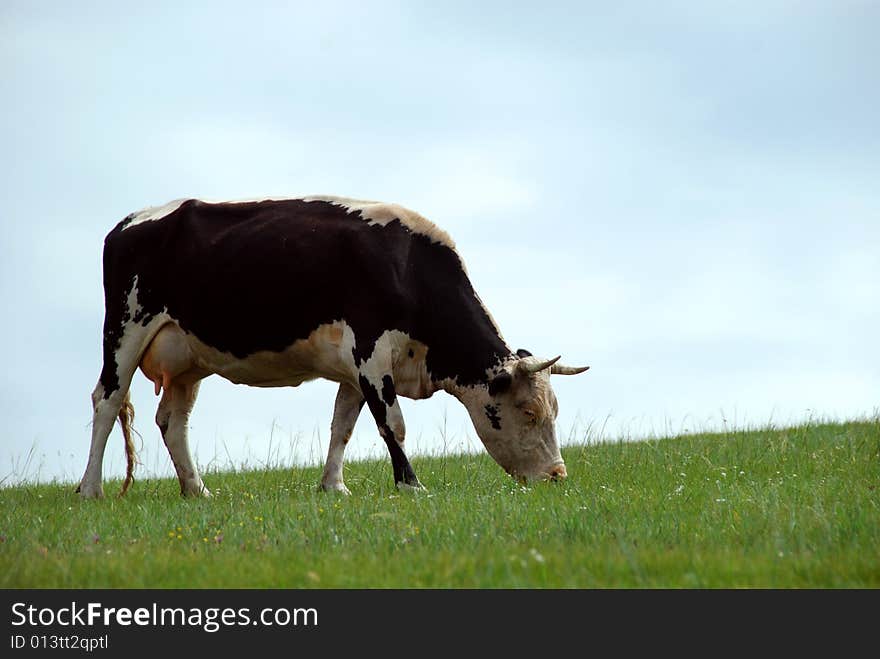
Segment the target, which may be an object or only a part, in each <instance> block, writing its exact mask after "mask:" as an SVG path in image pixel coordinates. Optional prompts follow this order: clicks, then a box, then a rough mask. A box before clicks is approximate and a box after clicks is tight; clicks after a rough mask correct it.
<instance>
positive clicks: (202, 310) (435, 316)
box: [101, 199, 510, 396]
mask: <svg viewBox="0 0 880 659" xmlns="http://www.w3.org/2000/svg"><path fill="white" fill-rule="evenodd" d="M131 219H132V218H131V216H129V217H128V218H126V219H125V220H123V221H122V222H120V223H119V224H118V225H117V226H116V227H115V228H114V229H113V230H112V231H111V232H110V233H109V234H108V235H107V238H106V240H105V241H104V291H105V303H106V316H105V323H104V370H103V371H102V374H101V382H102V384H103V385H104V387H105V396H109V395H110V393H112V391H114V390H116V389H118V388H119V382H118V379H117V376H116V370H117V368H116V362H115V356H114V355H115V352H116V350H117V349H118V347H119V341H120V339H121V333H122V324H123V323H122V321H123V315H124V310H125V309H126V307H127V305H126V295H127V293H128V291H129V290H130V289H131V283H132V282H133V280H134V277H135V275H136V276H137V277H138V303H139V304H140V305H141V306H142V307H143V310H142V311H141V312H139V313H138V318H137V319H135V320H136V322H141V323H145V322H147V321H148V320H149V319H150V318H153V317H154V316H155V315H157V314H159V313H162V312H164V311H166V310H167V313H168V314H169V315H170V316H171V317H172V318H173V319H175V320H176V321H177V322H178V323H179V324H180V327H181V328H182V329H183V330H184V331H186V332H189V333H191V334H193V335H195V336H196V337H198V338H199V339H200V340H201V341H202V342H204V343H206V344H207V345H209V346H212V347H214V348H216V349H218V350H220V351H224V352H229V353H231V354H232V355H234V356H236V357H239V358H245V357H247V356H248V355H251V354H253V353H255V352H257V351H260V350H268V351H274V352H280V351H281V350H283V349H285V348H286V347H288V346H290V345H291V344H293V343H294V341H296V340H297V339H305V338H307V337H308V336H309V334H310V333H311V332H312V331H313V330H314V329H315V328H317V327H318V326H319V325H321V324H325V323H331V322H333V321H339V320H344V321H345V322H346V323H347V324H348V325H349V326H350V327H351V328H352V330H353V332H354V335H355V342H356V343H355V348H354V349H353V355H354V358H355V363H356V364H357V365H360V364H361V363H363V362H364V361H365V360H366V359H368V358H369V357H370V355H372V353H373V348H374V346H375V343H376V340H377V339H378V338H379V337H380V336H381V335H382V333H383V332H384V331H386V330H394V329H396V330H399V331H401V332H405V333H407V334H408V335H409V336H410V337H412V338H413V339H415V340H417V341H420V342H421V343H424V344H425V345H426V346H428V353H427V357H426V366H427V369H428V371H429V372H430V374H431V377H432V378H433V379H434V380H435V381H439V380H443V379H445V378H451V379H455V380H456V381H457V382H458V383H459V384H460V385H473V384H478V383H485V381H486V372H487V370H488V369H491V368H493V367H495V366H497V364H498V363H499V362H500V361H501V360H503V359H504V358H505V357H507V356H508V355H509V353H510V351H509V349H508V348H507V347H506V345H505V343H504V341H503V339H502V338H501V337H500V336H499V334H498V331H497V330H496V328H495V326H494V325H493V323H492V320H491V319H490V317H489V315H488V313H487V312H486V310H485V308H484V307H483V305H482V303H481V302H480V300H479V299H478V298H477V296H476V293H475V292H474V289H473V287H472V285H471V283H470V280H469V279H468V277H467V274H466V273H465V270H464V268H463V266H462V263H461V260H460V259H459V256H458V254H457V253H456V252H455V250H453V249H451V248H450V247H448V246H447V245H444V244H440V243H437V242H433V241H432V240H431V239H430V238H429V237H428V236H425V235H422V234H419V233H414V232H413V231H412V230H411V229H409V228H408V227H407V226H406V225H404V224H402V223H401V222H400V221H399V220H393V221H391V222H388V223H387V224H385V225H381V224H378V223H373V224H370V223H368V222H365V221H363V220H362V219H361V218H359V217H358V213H357V212H349V210H348V209H347V208H345V207H343V206H339V205H335V204H332V203H330V202H325V201H308V202H307V201H303V200H299V199H290V200H272V201H260V202H245V203H221V204H209V203H205V202H201V201H197V200H189V201H186V202H184V203H183V204H181V205H180V207H179V208H178V209H177V210H175V211H174V212H172V213H170V214H169V215H167V216H166V217H164V218H162V219H160V220H155V221H148V222H143V223H141V224H136V225H133V226H129V227H128V228H127V229H125V230H124V231H123V227H124V226H126V225H127V224H129V223H130V222H131Z"/></svg>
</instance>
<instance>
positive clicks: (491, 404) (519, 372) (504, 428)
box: [467, 350, 589, 480]
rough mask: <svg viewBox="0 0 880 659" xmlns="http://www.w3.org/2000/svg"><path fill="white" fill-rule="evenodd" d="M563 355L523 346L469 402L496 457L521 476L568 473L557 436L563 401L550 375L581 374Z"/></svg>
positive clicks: (473, 417)
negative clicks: (544, 355) (541, 354)
mask: <svg viewBox="0 0 880 659" xmlns="http://www.w3.org/2000/svg"><path fill="white" fill-rule="evenodd" d="M558 361H559V357H555V358H553V359H548V360H541V359H538V358H536V357H533V356H532V354H531V353H529V352H527V351H525V350H518V351H517V352H516V353H515V354H514V355H511V357H510V358H509V359H507V360H506V361H505V363H504V364H503V365H502V367H501V369H500V370H499V371H498V372H497V373H496V374H494V375H493V377H492V378H491V379H490V380H489V381H488V383H487V387H486V388H485V389H484V390H483V391H485V395H483V396H480V397H479V400H477V401H474V403H472V404H470V405H467V407H468V411H469V413H470V416H471V420H472V421H473V423H474V428H475V429H476V431H477V435H479V437H480V440H482V442H483V444H484V445H485V447H486V450H487V451H488V452H489V455H491V456H492V457H493V458H494V459H495V461H496V462H497V463H498V464H499V465H501V467H503V468H504V470H505V471H506V472H507V473H509V474H510V475H511V476H513V477H514V478H516V479H519V480H544V479H548V478H552V479H560V478H565V477H566V475H567V474H566V471H565V463H564V462H563V460H562V455H561V454H560V453H559V445H558V444H557V442H556V415H557V414H558V412H559V406H558V404H557V402H556V395H555V394H554V393H553V387H551V386H550V375H551V374H559V375H575V374H577V373H583V372H584V371H586V370H587V369H588V368H589V366H582V367H571V366H563V365H562V364H559V363H558Z"/></svg>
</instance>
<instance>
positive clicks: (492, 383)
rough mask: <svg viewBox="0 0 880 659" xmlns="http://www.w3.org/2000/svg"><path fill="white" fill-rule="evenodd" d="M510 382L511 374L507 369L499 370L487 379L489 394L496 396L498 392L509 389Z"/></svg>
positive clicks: (511, 379) (511, 380) (501, 392)
mask: <svg viewBox="0 0 880 659" xmlns="http://www.w3.org/2000/svg"><path fill="white" fill-rule="evenodd" d="M511 382H513V376H512V375H511V374H510V373H508V372H507V371H501V372H500V373H499V374H498V375H496V376H495V377H494V378H492V379H491V380H489V395H490V396H497V395H498V394H503V393H504V392H505V391H507V390H508V389H510V384H511Z"/></svg>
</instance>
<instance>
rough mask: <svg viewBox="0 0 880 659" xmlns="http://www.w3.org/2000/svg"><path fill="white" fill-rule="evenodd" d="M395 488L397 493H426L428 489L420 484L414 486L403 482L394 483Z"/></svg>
mask: <svg viewBox="0 0 880 659" xmlns="http://www.w3.org/2000/svg"><path fill="white" fill-rule="evenodd" d="M395 485H396V486H397V490H398V491H399V492H427V491H428V488H426V487H425V486H424V485H422V484H421V483H416V484H415V485H411V484H409V483H404V482H403V481H401V482H399V483H395Z"/></svg>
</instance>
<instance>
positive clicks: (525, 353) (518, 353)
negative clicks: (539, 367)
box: [516, 348, 532, 359]
mask: <svg viewBox="0 0 880 659" xmlns="http://www.w3.org/2000/svg"><path fill="white" fill-rule="evenodd" d="M516 356H517V357H519V358H520V359H522V358H523V357H531V356H532V353H530V352H529V351H528V350H523V349H522V348H520V349H519V350H517V351H516Z"/></svg>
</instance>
